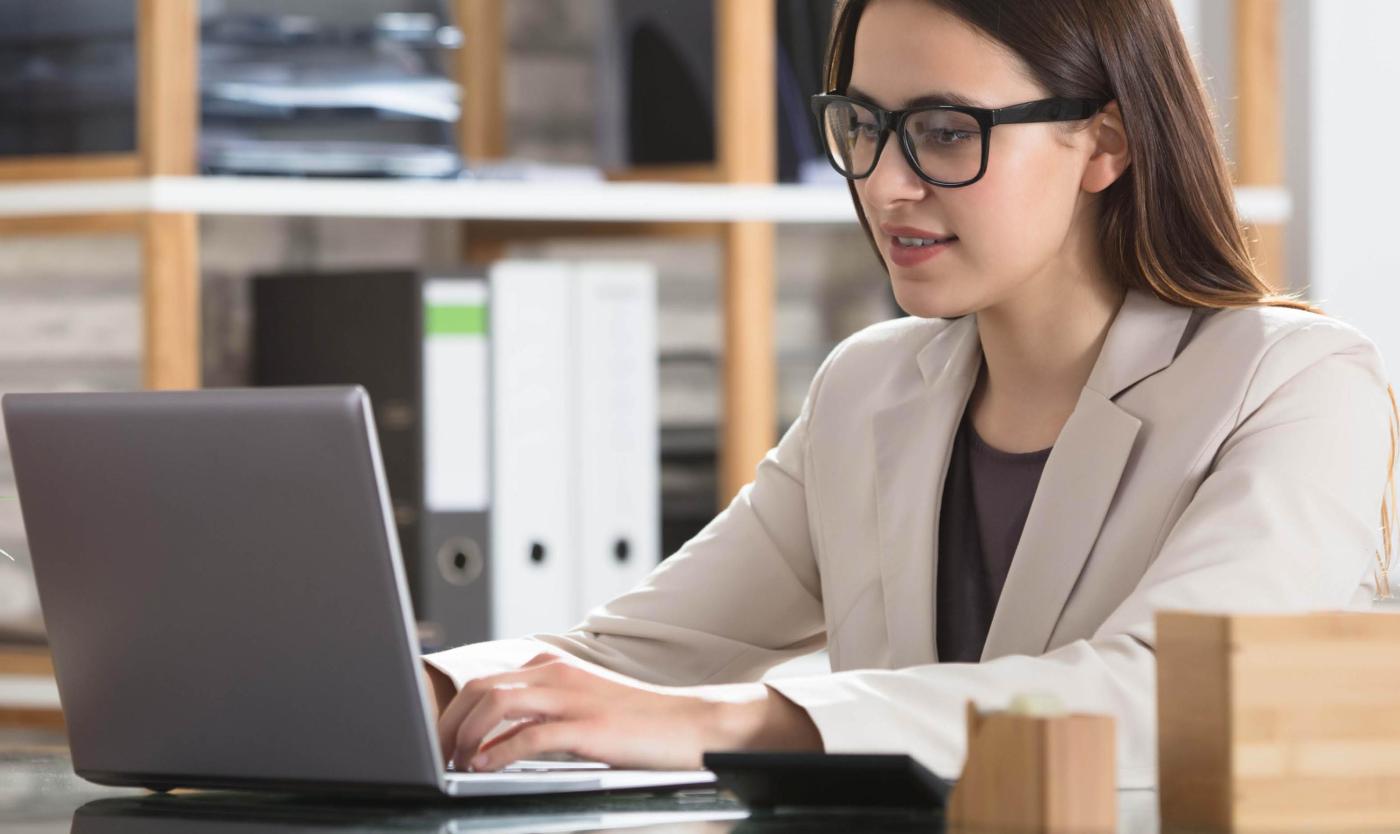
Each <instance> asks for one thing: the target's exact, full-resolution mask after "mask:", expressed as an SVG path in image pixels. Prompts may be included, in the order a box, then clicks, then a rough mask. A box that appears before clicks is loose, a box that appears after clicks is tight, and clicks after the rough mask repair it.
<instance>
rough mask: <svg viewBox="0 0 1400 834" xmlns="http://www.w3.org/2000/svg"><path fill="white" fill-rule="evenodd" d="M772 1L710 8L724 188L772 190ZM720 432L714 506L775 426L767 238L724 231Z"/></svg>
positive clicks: (765, 226)
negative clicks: (727, 185)
mask: <svg viewBox="0 0 1400 834" xmlns="http://www.w3.org/2000/svg"><path fill="white" fill-rule="evenodd" d="M776 42H777V16H776V9H775V0H715V51H716V54H715V73H716V78H715V90H716V108H715V109H716V113H715V116H716V118H715V124H716V129H717V132H718V136H717V137H716V142H715V146H716V148H717V151H718V156H719V168H720V176H721V179H722V180H723V181H724V182H730V183H771V182H773V181H774V179H775V178H776V173H777V172H776V168H777V163H776V159H775V153H774V148H776V147H777V124H776V118H775V115H774V108H775V107H776V100H775V96H776V91H775V77H776V75H775V67H776V56H775V54H774V53H775V50H776ZM723 240H724V364H723V368H724V371H723V378H724V391H723V402H724V405H723V423H722V425H721V427H720V431H721V434H720V437H721V440H720V455H719V457H720V471H719V490H720V495H719V502H720V506H725V505H726V504H728V503H729V501H730V499H732V498H733V497H734V495H735V494H736V493H737V492H738V491H739V489H740V488H741V487H743V485H744V484H746V483H748V482H749V481H750V480H752V479H753V474H754V467H755V466H757V465H758V462H759V461H760V460H761V459H762V458H763V455H764V454H765V453H767V451H768V449H769V448H771V447H772V446H773V443H774V439H775V438H774V432H775V430H776V424H777V357H776V354H775V351H774V339H773V315H774V295H775V283H776V281H775V271H774V263H773V255H774V229H773V224H772V223H766V222H765V223H756V222H740V223H730V224H727V225H726V227H725V229H724V235H723Z"/></svg>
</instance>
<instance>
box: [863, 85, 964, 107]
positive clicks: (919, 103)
mask: <svg viewBox="0 0 1400 834" xmlns="http://www.w3.org/2000/svg"><path fill="white" fill-rule="evenodd" d="M846 95H848V96H850V97H851V98H858V99H863V100H865V101H868V102H870V103H871V104H874V103H875V98H874V96H871V95H870V94H869V93H867V92H865V91H864V90H862V89H860V88H859V87H856V86H854V85H847V86H846ZM928 104H957V105H960V106H962V107H986V106H987V105H985V104H982V103H981V102H979V101H975V100H973V99H970V98H968V97H967V96H964V95H959V94H958V93H951V92H937V93H928V94H927V95H922V96H918V97H917V98H911V99H909V100H908V101H906V102H905V103H904V107H905V108H909V107H923V106H925V105H928Z"/></svg>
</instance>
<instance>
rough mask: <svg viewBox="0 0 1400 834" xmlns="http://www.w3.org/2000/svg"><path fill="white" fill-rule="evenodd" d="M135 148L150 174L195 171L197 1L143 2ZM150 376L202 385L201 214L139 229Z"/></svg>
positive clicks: (166, 382)
mask: <svg viewBox="0 0 1400 834" xmlns="http://www.w3.org/2000/svg"><path fill="white" fill-rule="evenodd" d="M136 32H137V35H136V49H137V58H136V61H137V100H136V119H137V129H136V136H137V147H138V151H139V153H140V157H141V168H142V172H143V173H144V174H145V175H146V176H152V177H154V176H192V175H193V174H194V173H195V170H196V162H195V160H196V155H197V148H198V139H199V6H198V3H197V2H196V0H137V6H136ZM141 244H142V247H141V260H142V267H141V268H142V281H141V287H142V293H143V303H142V311H143V315H144V317H145V326H144V337H145V345H144V348H145V349H144V352H143V353H144V356H145V360H144V371H143V375H144V380H145V384H146V387H147V388H198V387H199V384H200V349H199V342H200V338H199V316H200V309H199V289H200V287H199V284H200V281H199V218H198V217H197V216H196V215H194V214H158V213H153V214H148V215H147V216H146V217H145V218H144V222H143V223H142V229H141Z"/></svg>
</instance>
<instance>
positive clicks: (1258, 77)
mask: <svg viewBox="0 0 1400 834" xmlns="http://www.w3.org/2000/svg"><path fill="white" fill-rule="evenodd" d="M1280 44H1281V38H1280V18H1279V3H1278V0H1235V78H1236V87H1237V91H1236V93H1237V94H1236V96H1235V106H1236V108H1237V112H1236V113H1235V124H1236V128H1235V130H1236V133H1235V156H1236V163H1235V182H1236V184H1237V185H1252V186H1275V187H1277V186H1282V185H1283V181H1284V162H1283V99H1282V95H1281V90H1282V89H1283V87H1282V84H1283V78H1282V67H1281V60H1280V51H1279V50H1280ZM1246 231H1247V232H1248V234H1249V245H1250V252H1251V254H1252V255H1253V256H1254V263H1255V265H1256V267H1257V268H1258V270H1259V272H1260V274H1261V275H1263V276H1264V279H1265V280H1266V281H1268V282H1269V284H1270V285H1272V286H1273V287H1274V288H1275V289H1276V290H1280V291H1284V290H1287V289H1288V276H1287V274H1286V264H1285V263H1284V227H1283V225H1281V224H1277V223H1269V224H1262V223H1261V224H1251V225H1249V226H1248V227H1247V229H1246Z"/></svg>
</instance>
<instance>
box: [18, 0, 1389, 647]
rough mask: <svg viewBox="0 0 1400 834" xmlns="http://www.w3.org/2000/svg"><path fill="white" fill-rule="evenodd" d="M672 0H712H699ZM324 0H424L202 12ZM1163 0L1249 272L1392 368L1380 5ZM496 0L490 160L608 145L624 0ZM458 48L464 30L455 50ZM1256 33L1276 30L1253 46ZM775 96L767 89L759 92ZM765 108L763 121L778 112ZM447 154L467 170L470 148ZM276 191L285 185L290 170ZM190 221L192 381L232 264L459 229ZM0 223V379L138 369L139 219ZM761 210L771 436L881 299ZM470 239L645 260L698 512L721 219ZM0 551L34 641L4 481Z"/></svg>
mask: <svg viewBox="0 0 1400 834" xmlns="http://www.w3.org/2000/svg"><path fill="white" fill-rule="evenodd" d="M25 2H31V0H25ZM677 2H679V3H680V4H681V5H685V4H687V3H688V4H690V5H692V6H696V5H698V6H704V7H708V6H710V5H712V4H711V3H710V0H677ZM800 2H810V4H811V5H813V6H817V7H826V8H829V5H830V4H828V3H826V2H825V0H800ZM331 5H334V6H336V7H337V8H338V12H337V13H338V14H342V15H346V16H348V17H353V16H354V15H355V14H367V13H369V12H370V11H372V10H381V9H387V8H388V7H390V6H393V8H394V9H399V10H404V11H422V10H423V9H424V8H430V7H433V6H434V5H435V4H432V3H415V2H409V3H402V4H391V3H389V2H387V0H386V2H382V3H371V2H366V1H362V2H356V3H338V4H328V3H321V4H319V5H318V4H317V3H314V2H302V3H299V4H293V3H277V2H271V0H268V2H242V3H235V2H233V0H224V2H206V3H204V4H203V13H204V14H205V15H206V16H207V15H210V14H217V13H219V12H220V11H228V10H230V9H231V8H232V7H235V6H236V7H237V8H238V10H240V11H261V12H264V13H274V12H276V13H283V12H285V11H286V10H288V9H292V8H296V9H298V10H300V11H325V9H326V8H327V7H329V6H331ZM1175 5H1176V7H1177V10H1178V14H1179V16H1180V18H1181V20H1182V24H1183V28H1184V29H1185V31H1186V32H1187V35H1188V39H1189V40H1190V41H1191V43H1192V45H1193V49H1194V50H1195V51H1196V53H1197V55H1198V60H1199V61H1200V64H1201V66H1202V69H1203V71H1204V73H1205V75H1206V76H1207V79H1208V85H1209V88H1210V92H1211V94H1212V96H1213V98H1214V100H1215V104H1216V107H1217V109H1218V113H1219V118H1220V127H1221V130H1222V132H1223V134H1224V137H1225V139H1226V143H1227V149H1228V150H1229V152H1230V154H1231V157H1232V160H1234V161H1235V163H1236V165H1237V173H1238V174H1239V179H1240V182H1241V185H1244V186H1251V187H1255V189H1254V197H1253V198H1252V202H1250V205H1251V206H1254V207H1255V208H1256V209H1257V210H1258V212H1259V216H1261V217H1265V218H1270V219H1275V220H1279V221H1281V222H1278V223H1272V222H1271V223H1265V224H1262V225H1260V226H1259V227H1258V228H1257V229H1256V233H1257V235H1258V236H1259V237H1260V246H1259V252H1260V254H1261V256H1262V257H1263V258H1264V260H1265V264H1264V267H1265V271H1266V272H1267V273H1268V274H1269V275H1270V276H1271V277H1273V278H1275V279H1276V280H1278V281H1280V282H1281V283H1282V284H1283V285H1284V286H1287V287H1288V288H1290V289H1302V290H1305V291H1306V293H1307V295H1308V297H1309V298H1310V299H1312V300H1314V301H1315V302H1317V303H1320V304H1321V305H1322V306H1323V307H1324V308H1325V309H1326V310H1327V311H1328V312H1329V313H1331V314H1333V315H1336V316H1338V317H1340V318H1342V319H1344V320H1347V321H1349V322H1351V323H1353V324H1355V325H1357V326H1358V327H1360V328H1361V329H1362V330H1363V331H1364V332H1366V333H1367V334H1368V335H1369V336H1370V337H1371V338H1372V339H1374V340H1375V341H1376V342H1377V343H1378V344H1379V345H1380V347H1381V349H1382V352H1383V353H1384V355H1385V356H1386V358H1387V361H1388V363H1389V365H1390V367H1391V369H1392V376H1395V375H1396V374H1397V373H1400V372H1397V371H1396V370H1395V369H1400V333H1397V331H1396V328H1395V327H1394V325H1393V324H1392V319H1393V317H1394V313H1392V308H1393V307H1394V305H1395V302H1397V301H1400V291H1397V290H1396V289H1395V286H1396V284H1395V282H1396V279H1397V278H1400V252H1397V250H1396V248H1395V246H1394V245H1393V242H1392V241H1393V239H1394V231H1393V229H1392V228H1391V225H1392V222H1393V220H1392V219H1393V218H1394V217H1395V216H1396V212H1395V211H1394V209H1393V208H1392V205H1393V203H1394V200H1395V195H1396V194H1400V164H1397V163H1396V162H1395V160H1394V151H1393V137H1394V136H1395V135H1397V134H1400V115H1397V111H1396V109H1395V108H1393V107H1387V106H1385V105H1384V104H1383V102H1384V100H1385V96H1386V95H1387V89H1386V84H1387V83H1388V82H1389V81H1391V80H1393V79H1395V78H1400V55H1397V53H1396V52H1395V50H1394V49H1393V46H1392V44H1390V43H1389V42H1388V36H1387V33H1390V32H1393V31H1395V30H1396V28H1397V27H1400V3H1395V2H1393V0H1344V1H1343V2H1337V1H1336V0H1176V3H1175ZM499 8H500V9H501V11H502V13H503V18H502V21H501V28H502V31H503V33H504V41H503V58H504V61H503V63H502V69H503V75H502V77H501V96H500V100H501V102H502V105H503V108H504V110H503V114H504V121H505V128H504V136H505V137H506V148H505V150H506V152H507V155H508V157H509V158H510V159H512V160H525V161H529V162H532V163H544V164H548V165H551V166H554V167H553V168H552V169H542V170H537V171H535V172H533V173H532V174H531V176H535V177H539V178H544V180H545V181H547V179H548V178H549V177H567V176H583V177H587V176H589V171H590V170H591V169H596V168H598V167H612V166H614V165H616V164H617V161H618V160H617V156H618V153H619V151H618V139H617V132H618V131H619V130H624V129H625V128H626V125H625V124H624V123H622V122H619V121H618V116H617V113H616V105H617V96H618V89H617V84H618V81H617V78H616V76H615V68H610V67H608V66H607V60H608V55H609V54H610V53H609V52H608V48H607V44H608V42H609V38H613V37H615V33H614V32H613V27H614V24H615V23H616V21H617V20H618V19H620V17H621V16H622V15H624V14H625V13H626V12H627V10H628V8H629V5H628V4H627V3H625V2H622V3H614V2H608V0H510V2H508V3H501V4H499ZM1270 26H1276V29H1270V28H1269V27H1270ZM1251 33H1253V34H1251ZM1261 33H1262V34H1261ZM1271 45H1272V46H1271ZM470 46H471V40H470V33H467V39H466V43H465V44H464V45H463V47H462V49H469V48H470ZM0 48H4V47H3V46H0ZM706 48H707V49H712V48H713V47H712V45H706ZM1270 49H1276V50H1277V53H1276V58H1277V61H1276V63H1275V62H1273V61H1271V60H1270V58H1269V55H1268V51H1269V50H1270ZM1242 50H1263V51H1264V52H1265V57H1264V59H1262V60H1261V59H1259V58H1258V57H1257V56H1256V57H1253V58H1251V57H1250V56H1248V55H1245V54H1242ZM808 64H810V59H809V60H808ZM1261 67H1263V69H1262V70H1261V69H1260V68H1261ZM798 74H799V75H801V72H799V73H798ZM799 81H800V79H799ZM799 86H800V85H799ZM11 94H12V95H13V94H14V93H13V89H12V92H11ZM778 99H779V106H780V107H781V101H782V97H781V95H779V96H778ZM11 104H12V105H14V104H15V102H13V101H12V102H11ZM20 109H22V108H20ZM11 112H15V110H14V109H12V110H11ZM802 112H803V113H804V114H805V113H806V110H805V106H804V108H803V110H802ZM609 119H611V120H612V121H608V120H609ZM777 127H778V130H779V141H782V134H781V130H782V123H781V121H779V124H778V125H777ZM1242 132H1243V133H1244V134H1245V135H1242ZM1261 133H1262V135H1263V138H1262V139H1261ZM1246 147H1247V148H1251V149H1253V152H1252V153H1251V154H1249V155H1248V156H1245V155H1244V154H1243V153H1242V150H1243V148H1246ZM710 150H711V152H713V151H714V148H711V149H710ZM774 153H775V155H776V154H777V151H776V149H775V151H774ZM787 162H788V163H789V164H787V166H786V167H787V170H782V169H783V166H782V165H779V166H775V168H776V169H777V171H776V173H778V174H779V175H786V176H788V177H789V178H793V179H804V178H805V179H807V180H808V184H811V185H813V186H822V185H825V186H827V187H828V188H830V187H831V182H830V180H829V179H827V180H823V179H822V177H823V175H824V173H825V172H823V171H821V169H820V167H821V166H817V167H816V168H812V169H806V170H801V169H794V168H793V166H792V164H790V163H791V162H792V161H791V160H790V159H789V160H787ZM466 163H467V165H468V166H469V167H470V166H471V164H472V160H470V159H468V160H466ZM30 184H31V185H32V183H30ZM6 187H7V184H6V183H4V182H0V205H3V204H4V203H5V202H6V200H7V198H6V196H5V190H6ZM288 187H289V188H294V187H295V184H294V183H293V182H292V181H289V182H288ZM735 199H736V200H737V199H739V198H738V197H737V196H736V197H735ZM16 213H17V211H16V210H13V209H12V210H10V211H9V212H8V214H9V215H10V216H14V215H15V214H16ZM198 224H199V227H198V239H199V268H200V272H201V277H200V292H201V296H202V297H201V299H200V316H199V324H200V328H201V339H200V343H199V353H200V356H199V364H200V373H201V377H202V384H204V385H206V386H233V385H244V384H248V383H249V381H250V374H251V369H250V361H251V359H250V357H251V345H250V340H251V338H252V336H251V334H252V322H251V316H252V312H251V309H252V308H251V295H250V289H249V287H250V280H249V279H250V278H251V277H252V276H254V275H256V274H259V273H269V272H288V271H302V272H305V271H327V270H347V269H353V270H365V269H376V268H382V269H413V268H439V267H445V266H450V265H453V264H456V263H458V262H459V261H460V260H461V258H462V255H463V252H464V249H466V250H470V248H471V245H472V244H471V237H472V229H473V225H472V224H471V222H467V223H466V224H463V223H462V222H458V221H455V220H442V219H437V220H417V219H390V220H385V219H380V218H372V219H370V218H366V219H355V218H331V217H275V216H230V215H219V214H207V215H203V216H201V217H200V218H199V220H198ZM0 228H3V230H4V232H5V233H4V234H3V235H0V391H32V390H104V389H130V388H139V387H141V386H142V385H143V383H144V382H145V381H146V377H145V376H144V374H143V326H144V320H143V312H142V289H141V286H142V285H141V281H142V265H141V264H142V251H141V245H140V241H139V240H138V237H137V236H134V235H129V234H127V235H122V234H62V235H51V234H26V233H23V232H24V231H25V229H24V227H23V226H22V225H18V226H0ZM774 230H775V247H774V255H773V258H772V271H773V275H772V279H773V287H774V305H773V316H772V318H773V323H772V330H771V333H772V337H773V342H774V345H773V347H774V350H773V354H774V355H773V360H774V361H775V363H776V364H775V372H774V373H775V382H774V386H773V399H774V403H773V404H772V407H773V412H774V416H775V418H776V425H775V426H773V432H774V433H775V434H776V432H777V431H780V430H781V429H782V428H783V427H785V426H786V425H787V423H788V422H790V421H791V419H792V418H793V417H794V416H795V414H796V412H797V409H798V407H799V406H800V404H801V400H802V396H803V394H804V393H805V390H806V385H807V382H808V381H809V380H810V378H811V375H812V373H813V372H814V371H815V369H816V367H817V365H818V363H819V362H820V361H821V359H822V358H823V357H824V356H825V354H826V352H827V351H828V350H829V349H830V347H831V346H833V345H834V344H835V343H836V342H838V341H839V340H840V339H842V338H844V337H845V336H846V335H849V334H850V333H852V332H854V331H856V330H858V329H860V328H861V327H864V326H866V325H868V324H870V323H873V322H875V321H879V320H882V319H885V318H890V317H892V316H895V315H898V314H899V313H898V311H897V310H896V309H895V308H894V307H893V306H892V302H891V299H890V295H889V292H888V289H887V287H886V280H885V278H884V276H883V274H882V273H881V271H880V270H879V268H878V265H877V264H876V263H875V261H874V259H873V257H872V255H871V253H870V252H869V249H868V247H867V244H866V242H865V240H864V237H863V235H862V234H861V232H860V230H859V228H858V227H857V226H856V225H855V224H854V223H853V222H852V223H837V222H826V223H783V222H780V223H777V224H776V225H775V226H774ZM487 243H489V245H487V246H483V247H482V248H480V249H478V250H476V251H478V252H483V251H494V252H496V253H498V254H503V255H507V256H510V257H516V258H571V259H586V258H602V259H617V258H624V259H634V260H642V261H646V262H649V263H651V264H653V265H654V266H655V269H656V271H657V275H658V282H657V291H658V303H657V327H656V331H657V334H658V343H657V351H658V356H659V366H658V374H659V375H658V381H659V400H658V412H659V413H658V421H659V426H658V428H659V430H660V431H661V451H662V454H663V456H664V455H666V454H667V453H668V450H669V451H670V453H671V454H673V456H674V457H675V458H676V459H683V458H685V457H686V455H687V454H689V455H690V456H691V457H692V458H694V457H697V456H698V458H699V459H700V460H702V461H703V462H704V464H703V465H702V466H699V467H697V466H695V465H693V461H692V465H690V466H669V467H668V466H666V465H664V464H663V467H662V470H661V478H662V480H661V483H662V491H663V496H662V505H663V508H662V509H663V512H667V511H670V512H679V513H682V514H689V516H690V517H692V518H694V517H700V516H704V515H706V514H709V513H712V512H713V511H714V510H715V509H716V508H717V507H718V506H719V503H720V501H721V500H722V496H724V495H725V493H726V485H725V484H724V482H723V478H722V477H721V476H720V474H718V458H719V455H721V454H722V452H723V435H722V434H721V433H720V431H719V425H720V424H721V423H722V422H723V419H724V418H723V415H724V413H725V412H724V392H725V386H724V381H723V371H722V364H721V361H720V360H721V355H722V353H723V350H724V346H725V344H726V336H725V313H724V311H725V302H724V286H725V284H724V273H725V270H726V263H727V260H726V251H727V250H726V247H725V244H724V242H723V239H722V238H721V237H719V236H717V235H715V234H705V233H696V232H693V231H692V232H688V233H681V234H669V233H668V234H658V235H645V234H627V235H625V236H615V237H612V236H605V235H600V234H598V233H597V232H596V230H595V231H590V232H589V233H588V234H572V233H569V232H567V231H565V230H557V231H556V233H555V234H554V235H551V236H549V237H542V236H535V235H532V236H529V237H528V238H516V239H514V240H506V241H501V240H493V241H489V242H487ZM760 361H761V360H760ZM697 449H698V450H699V451H698V452H697V451H696V450H697ZM687 450H688V451H687ZM753 462H755V461H749V465H750V467H751V465H752V463H753ZM730 486H732V484H731V485H730ZM13 494H14V488H13V482H12V476H11V472H10V467H9V461H8V452H7V450H6V449H5V447H4V446H3V443H0V495H5V496H13ZM678 508H680V509H678ZM673 543H674V542H667V544H673ZM0 548H3V549H4V550H5V551H6V552H7V553H9V554H11V555H12V556H13V557H14V558H13V561H11V560H8V559H4V558H0V637H3V638H4V639H5V640H8V641H10V642H41V641H42V624H41V622H40V619H39V615H38V608H37V599H36V597H35V594H34V590H33V585H32V580H31V579H30V576H29V571H28V562H29V554H28V550H27V548H26V546H25V540H24V532H23V526H22V523H21V520H20V514H19V510H18V506H17V504H16V502H14V501H12V500H7V501H0Z"/></svg>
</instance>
